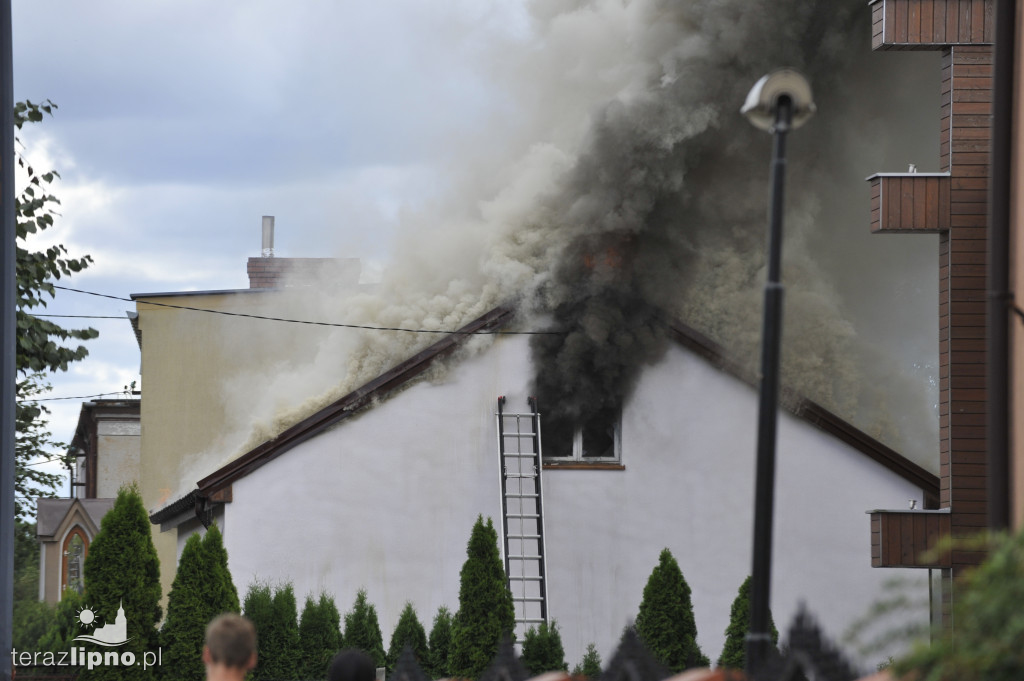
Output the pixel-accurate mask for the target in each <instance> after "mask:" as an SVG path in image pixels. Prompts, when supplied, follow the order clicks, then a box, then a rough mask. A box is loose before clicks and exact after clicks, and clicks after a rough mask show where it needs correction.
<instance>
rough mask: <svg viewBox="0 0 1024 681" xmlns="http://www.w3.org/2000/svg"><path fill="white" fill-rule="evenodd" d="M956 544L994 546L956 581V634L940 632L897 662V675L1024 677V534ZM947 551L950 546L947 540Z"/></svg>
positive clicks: (959, 679) (945, 680) (985, 680)
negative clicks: (976, 564) (1022, 642)
mask: <svg viewBox="0 0 1024 681" xmlns="http://www.w3.org/2000/svg"><path fill="white" fill-rule="evenodd" d="M952 546H953V548H955V549H964V550H972V551H978V550H985V549H988V550H989V554H988V558H987V559H986V560H985V562H984V563H983V564H982V565H980V566H979V567H977V568H975V569H973V570H970V571H968V572H966V573H965V574H964V575H963V576H962V577H961V578H960V579H958V580H957V582H956V585H955V587H954V588H955V598H954V599H953V606H952V607H953V612H952V621H953V622H955V623H957V625H956V628H955V630H954V632H953V636H952V637H950V636H948V635H947V633H948V632H936V634H937V635H934V636H933V637H932V638H933V639H934V641H932V642H929V641H928V640H927V637H926V638H925V639H924V640H922V641H919V642H918V643H917V644H916V645H915V646H914V647H913V649H912V650H911V652H910V653H909V654H907V655H906V656H904V657H903V658H901V659H899V660H897V661H896V663H895V664H894V665H893V666H892V670H891V671H892V672H893V676H894V677H895V678H913V679H916V680H917V681H953V680H956V681H1010V680H1011V679H1012V680H1014V681H1016V680H1017V679H1021V678H1024V648H1022V647H1021V641H1024V609H1022V608H1021V607H1020V604H1021V603H1024V533H1020V534H1017V535H1016V536H1013V537H1007V536H994V537H983V536H981V535H979V536H978V537H976V538H972V539H962V540H959V541H958V542H955V543H954V544H952ZM945 548H946V550H949V548H950V546H949V545H947V546H946V547H945Z"/></svg>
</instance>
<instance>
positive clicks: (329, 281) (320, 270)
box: [245, 215, 362, 289]
mask: <svg viewBox="0 0 1024 681" xmlns="http://www.w3.org/2000/svg"><path fill="white" fill-rule="evenodd" d="M262 228H263V229H262V231H263V245H262V249H261V252H262V255H261V257H259V258H249V262H248V264H247V265H246V268H245V269H246V272H247V273H248V274H249V288H251V289H254V288H262V289H283V288H292V287H297V286H314V285H319V286H330V287H332V288H333V287H355V286H356V285H358V284H359V274H360V271H361V269H362V268H361V265H360V263H359V258H276V257H274V216H272V215H264V216H263V224H262Z"/></svg>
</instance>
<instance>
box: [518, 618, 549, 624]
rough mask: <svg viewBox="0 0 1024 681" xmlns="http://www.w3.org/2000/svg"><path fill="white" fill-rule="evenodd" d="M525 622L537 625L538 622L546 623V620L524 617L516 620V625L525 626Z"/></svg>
mask: <svg viewBox="0 0 1024 681" xmlns="http://www.w3.org/2000/svg"><path fill="white" fill-rule="evenodd" d="M527 622H537V623H540V622H547V620H545V619H541V618H535V617H524V618H523V619H518V620H516V624H525V623H527Z"/></svg>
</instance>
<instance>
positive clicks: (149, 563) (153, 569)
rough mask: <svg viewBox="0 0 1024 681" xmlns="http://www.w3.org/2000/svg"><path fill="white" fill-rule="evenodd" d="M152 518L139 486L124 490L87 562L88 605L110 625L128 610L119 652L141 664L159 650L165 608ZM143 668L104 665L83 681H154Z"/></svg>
mask: <svg viewBox="0 0 1024 681" xmlns="http://www.w3.org/2000/svg"><path fill="white" fill-rule="evenodd" d="M151 532H152V530H151V529H150V523H149V516H148V514H147V513H146V509H145V507H144V506H143V504H142V496H141V494H140V493H139V489H138V487H137V486H135V485H132V486H130V487H122V488H121V490H120V491H119V492H118V493H117V500H116V501H115V502H114V506H113V508H111V509H110V511H108V512H107V514H106V515H105V516H104V517H103V524H102V526H101V527H100V531H99V533H97V535H96V538H95V539H93V540H92V544H91V545H90V546H89V555H88V556H87V557H86V559H85V569H84V572H85V589H86V602H87V603H88V605H89V608H90V609H91V610H92V611H93V612H96V613H98V614H99V615H100V617H101V618H102V620H103V621H104V622H105V623H106V622H114V620H115V618H116V617H117V614H118V610H119V609H123V610H124V614H125V620H126V622H127V637H128V641H127V642H126V643H125V644H124V645H122V646H119V647H118V651H119V652H120V653H121V654H122V655H123V654H124V653H126V652H130V653H132V654H133V655H134V656H135V659H136V660H142V659H143V656H144V654H145V653H147V652H149V651H153V650H156V649H157V647H158V646H159V640H158V635H157V629H156V625H157V622H159V621H160V617H161V615H162V614H163V611H162V609H161V607H160V595H161V594H160V591H161V590H160V561H159V559H158V558H157V555H156V548H155V547H154V546H153V538H152V534H151ZM149 677H150V673H149V672H148V671H144V670H143V669H142V667H141V666H130V667H121V666H116V667H115V666H105V665H99V666H97V667H94V668H93V669H91V670H86V671H83V672H82V674H81V675H80V677H79V678H81V679H82V680H83V681H85V680H86V679H88V680H90V681H96V680H106V679H109V680H110V681H120V680H121V679H140V680H141V679H148V678H149Z"/></svg>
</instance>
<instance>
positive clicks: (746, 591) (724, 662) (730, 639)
mask: <svg viewBox="0 0 1024 681" xmlns="http://www.w3.org/2000/svg"><path fill="white" fill-rule="evenodd" d="M768 627H769V630H770V631H771V634H772V645H775V646H778V645H779V631H778V629H776V628H775V620H773V619H772V613H771V610H769V611H768ZM749 630H750V577H747V578H746V579H745V580H743V584H741V585H740V590H739V593H738V594H736V599H735V600H734V601H733V602H732V610H730V612H729V626H728V627H726V629H725V647H724V648H722V654H721V655H719V656H718V664H717V666H719V667H727V668H729V669H745V668H746V662H747V650H746V647H747V646H746V637H747V632H748V631H749Z"/></svg>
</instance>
